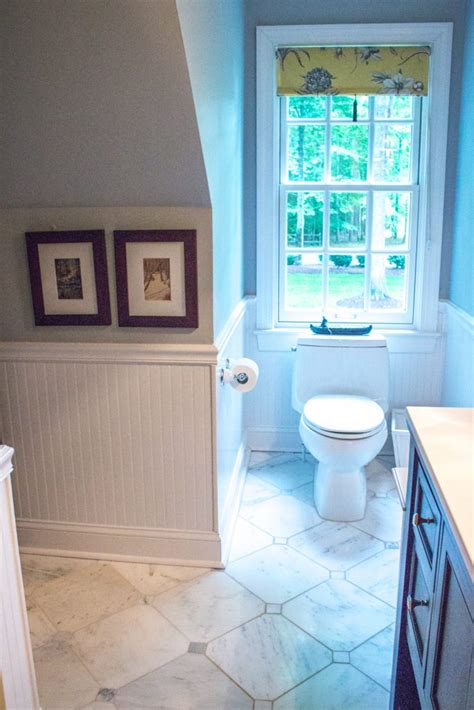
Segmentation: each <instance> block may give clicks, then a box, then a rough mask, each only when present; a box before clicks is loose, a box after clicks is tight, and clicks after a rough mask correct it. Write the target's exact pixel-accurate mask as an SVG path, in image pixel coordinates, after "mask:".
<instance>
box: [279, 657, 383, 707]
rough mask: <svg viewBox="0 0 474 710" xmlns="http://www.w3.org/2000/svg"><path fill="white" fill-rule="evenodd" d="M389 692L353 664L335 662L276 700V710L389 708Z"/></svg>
mask: <svg viewBox="0 0 474 710" xmlns="http://www.w3.org/2000/svg"><path fill="white" fill-rule="evenodd" d="M388 700H389V695H388V693H387V692H386V691H385V690H384V689H383V688H381V687H380V686H379V685H377V684H376V683H374V682H373V681H372V680H370V679H369V678H367V676H365V675H363V674H362V673H360V672H359V671H358V670H356V669H355V668H352V666H349V665H346V664H344V665H343V664H340V663H333V664H332V665H331V666H329V668H326V669H325V670H323V671H321V673H318V674H317V675H315V676H313V677H312V678H310V679H309V680H307V681H306V682H305V683H302V684H301V685H299V686H298V687H297V688H295V689H294V690H291V691H290V692H289V693H287V694H286V695H283V697H281V698H279V699H278V700H277V701H276V702H275V703H273V708H274V710H309V709H310V708H321V710H323V708H324V710H341V709H342V708H344V710H386V709H387V708H388Z"/></svg>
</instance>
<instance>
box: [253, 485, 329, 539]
mask: <svg viewBox="0 0 474 710" xmlns="http://www.w3.org/2000/svg"><path fill="white" fill-rule="evenodd" d="M240 514H241V515H242V516H243V517H244V518H245V519H246V520H248V521H249V522H251V523H253V524H254V525H256V526H257V527H259V528H261V529H262V530H265V532H267V533H269V534H270V535H274V536H275V537H290V535H296V533H299V532H302V531H303V530H307V529H308V528H312V527H314V526H315V525H318V524H319V523H320V522H321V518H320V517H319V515H318V514H317V512H316V510H315V508H314V507H312V506H309V505H307V504H306V503H302V502H301V501H300V500H297V499H296V498H293V496H289V495H280V496H277V497H276V498H270V500H266V501H264V502H263V503H258V504H257V505H248V506H245V508H243V509H242V510H241V512H240Z"/></svg>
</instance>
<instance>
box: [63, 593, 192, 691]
mask: <svg viewBox="0 0 474 710" xmlns="http://www.w3.org/2000/svg"><path fill="white" fill-rule="evenodd" d="M71 643H72V647H73V648H74V650H75V652H76V653H77V655H78V656H79V658H81V660H82V661H83V663H84V665H85V666H86V668H87V669H88V670H89V671H90V673H91V675H92V676H93V677H94V678H97V680H98V681H99V683H100V685H101V687H102V688H119V687H120V686H122V685H125V684H126V683H130V682H131V681H132V680H135V678H139V677H140V676H142V675H144V673H149V672H150V671H152V670H153V669H155V668H158V667H159V666H163V665H164V664H165V663H168V662H169V661H172V660H173V659H174V658H177V657H178V656H181V655H182V654H183V653H185V652H186V651H187V649H188V646H189V642H188V640H187V639H186V638H185V636H183V634H181V633H180V632H179V631H178V630H177V629H175V627H174V626H172V624H170V622H169V621H168V620H167V619H165V618H164V617H163V616H162V615H161V614H159V613H158V612H157V611H156V609H153V607H151V606H148V605H145V604H140V605H137V606H134V607H131V608H130V609H125V610H124V611H121V612H119V613H118V614H112V616H108V617H107V618H105V619H102V620H101V621H99V622H97V623H96V624H92V625H91V626H88V627H86V628H85V629H81V630H80V631H76V633H75V634H74V635H73V638H72V642H71Z"/></svg>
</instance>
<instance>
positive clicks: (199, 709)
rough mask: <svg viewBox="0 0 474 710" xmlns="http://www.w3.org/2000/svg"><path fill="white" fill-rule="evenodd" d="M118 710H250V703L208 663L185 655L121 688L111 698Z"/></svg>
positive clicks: (190, 654) (245, 696) (190, 655)
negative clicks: (217, 709)
mask: <svg viewBox="0 0 474 710" xmlns="http://www.w3.org/2000/svg"><path fill="white" fill-rule="evenodd" d="M113 702H114V705H115V707H116V708H119V710H145V708H154V710H156V708H168V709H171V708H176V709H178V708H182V709H183V710H184V708H186V710H203V708H219V709H222V710H251V708H252V705H253V703H252V700H251V699H250V698H249V696H248V695H246V694H245V693H244V692H243V691H242V690H240V688H238V687H237V686H236V685H235V684H234V683H233V682H232V681H231V680H230V679H229V678H227V676H225V675H224V673H222V671H220V670H219V669H218V668H216V667H215V665H214V664H213V663H211V661H209V659H207V658H206V657H205V656H201V655H198V654H195V653H186V654H185V655H184V656H181V657H180V658H177V659H176V660H175V661H172V662H171V663H168V664H167V665H166V666H164V667H163V668H160V669H158V670H156V671H153V672H152V673H149V674H148V675H145V676H143V677H142V678H139V679H138V680H136V681H134V682H133V683H130V684H129V685H126V686H124V687H123V688H121V689H120V690H119V691H118V692H117V693H116V694H115V697H114V700H113Z"/></svg>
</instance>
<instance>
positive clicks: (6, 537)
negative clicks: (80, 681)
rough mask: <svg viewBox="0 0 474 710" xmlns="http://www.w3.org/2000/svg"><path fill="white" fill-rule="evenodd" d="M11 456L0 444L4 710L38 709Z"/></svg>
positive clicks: (0, 637)
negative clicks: (11, 475) (14, 508)
mask: <svg viewBox="0 0 474 710" xmlns="http://www.w3.org/2000/svg"><path fill="white" fill-rule="evenodd" d="M13 453H14V451H13V449H12V448H11V447H9V446H2V445H0V533H1V538H2V547H1V552H0V554H1V560H0V565H1V567H0V591H1V619H0V670H1V676H2V683H3V692H4V695H5V703H6V707H7V710H10V708H11V710H17V709H18V710H20V708H28V710H38V709H39V700H38V693H37V690H36V679H35V672H34V667H33V655H32V651H31V642H30V630H29V626H28V617H27V614H26V605H25V595H24V591H23V579H22V576H21V567H20V555H19V553H18V541H17V536H16V528H15V514H14V510H13V498H12V487H11V480H10V474H11V472H12V471H13V466H12V456H13Z"/></svg>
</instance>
